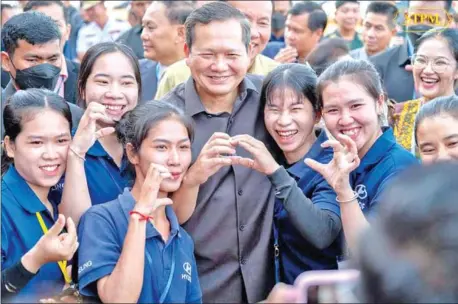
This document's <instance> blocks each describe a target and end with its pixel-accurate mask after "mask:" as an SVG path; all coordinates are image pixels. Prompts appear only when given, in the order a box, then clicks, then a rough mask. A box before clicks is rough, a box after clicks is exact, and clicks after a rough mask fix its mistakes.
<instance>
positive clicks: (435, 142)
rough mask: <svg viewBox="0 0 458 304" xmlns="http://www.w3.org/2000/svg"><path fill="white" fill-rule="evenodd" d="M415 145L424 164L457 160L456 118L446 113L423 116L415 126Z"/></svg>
mask: <svg viewBox="0 0 458 304" xmlns="http://www.w3.org/2000/svg"><path fill="white" fill-rule="evenodd" d="M417 145H418V147H419V150H420V157H421V160H422V162H423V163H424V164H432V163H435V162H438V161H448V160H454V161H458V119H457V118H456V117H452V116H451V115H447V114H444V115H438V116H435V117H429V118H425V119H424V120H423V121H422V122H421V123H420V124H419V125H418V128H417Z"/></svg>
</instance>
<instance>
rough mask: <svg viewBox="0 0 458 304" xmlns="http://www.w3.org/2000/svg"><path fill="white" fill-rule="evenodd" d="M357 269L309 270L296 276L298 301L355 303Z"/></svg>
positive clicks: (356, 300)
mask: <svg viewBox="0 0 458 304" xmlns="http://www.w3.org/2000/svg"><path fill="white" fill-rule="evenodd" d="M358 277H359V272H358V271H357V270H350V269H349V270H328V271H309V272H306V273H304V274H302V275H301V276H299V277H298V279H297V280H296V283H295V286H296V288H298V289H299V294H300V299H299V301H298V303H357V302H358V299H357V297H356V288H357V284H358Z"/></svg>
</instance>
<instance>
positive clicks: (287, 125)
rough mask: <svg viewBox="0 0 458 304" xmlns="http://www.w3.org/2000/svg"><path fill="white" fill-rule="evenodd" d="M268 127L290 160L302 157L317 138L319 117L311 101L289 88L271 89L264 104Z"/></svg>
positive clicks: (292, 161) (265, 119)
mask: <svg viewBox="0 0 458 304" xmlns="http://www.w3.org/2000/svg"><path fill="white" fill-rule="evenodd" d="M264 121H265V125H266V129H267V131H268V132H269V134H270V135H271V136H272V137H273V139H274V140H275V142H276V143H277V145H278V146H279V147H280V149H281V150H282V151H283V153H284V155H285V157H286V159H287V161H288V163H294V162H296V161H298V160H299V159H301V158H302V157H303V156H304V155H305V154H306V153H307V151H308V149H309V148H310V147H311V145H312V144H313V142H314V141H315V139H316V137H315V133H314V126H315V123H317V122H318V121H319V116H317V115H315V111H314V110H313V106H312V104H311V102H310V101H309V100H308V99H307V98H306V97H304V96H297V93H296V92H295V91H293V90H291V89H289V88H286V89H277V90H274V91H273V92H272V96H270V97H269V101H268V102H267V103H266V107H265V108H264Z"/></svg>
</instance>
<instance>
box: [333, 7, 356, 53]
mask: <svg viewBox="0 0 458 304" xmlns="http://www.w3.org/2000/svg"><path fill="white" fill-rule="evenodd" d="M360 17H361V16H360V10H359V1H351V0H347V1H336V12H335V20H336V23H337V26H338V28H337V30H336V31H335V32H333V33H331V34H329V35H328V36H326V38H336V37H337V38H343V39H345V40H346V41H347V42H348V47H349V48H350V50H355V49H359V48H361V47H363V40H362V38H361V36H360V35H359V33H358V32H357V31H356V26H357V24H358V21H359V19H360Z"/></svg>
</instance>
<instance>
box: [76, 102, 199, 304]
mask: <svg viewBox="0 0 458 304" xmlns="http://www.w3.org/2000/svg"><path fill="white" fill-rule="evenodd" d="M116 129H117V134H118V137H119V139H120V141H121V142H122V143H123V145H124V147H125V150H126V154H127V158H128V159H129V163H130V164H129V166H130V167H131V168H133V171H131V172H132V173H133V175H134V177H135V178H134V183H133V187H132V188H131V189H129V188H126V189H124V192H123V193H121V194H120V195H119V196H118V197H117V198H116V199H115V200H113V201H111V202H108V203H106V204H101V205H98V206H94V207H92V208H91V209H89V210H88V211H87V212H86V213H85V214H84V216H83V217H82V219H81V222H80V225H79V233H80V237H81V238H80V240H81V244H82V245H81V249H80V250H79V253H78V257H79V282H80V290H81V293H82V294H84V295H87V296H98V297H99V298H100V300H102V302H104V303H113V302H122V303H136V302H140V303H164V302H166V303H197V302H201V298H202V293H201V290H200V286H199V279H198V276H197V269H196V263H195V258H194V253H193V251H194V245H193V241H192V239H191V238H190V236H189V235H188V234H187V233H186V232H185V231H184V230H183V229H182V228H180V226H179V223H178V220H177V217H176V215H175V213H174V211H173V209H172V207H171V206H166V205H170V204H172V201H171V200H170V199H169V198H168V195H169V193H171V192H174V191H176V190H177V189H178V188H179V187H180V185H181V182H182V180H183V177H184V175H185V173H186V171H187V169H188V167H189V165H190V163H191V140H192V137H193V129H192V122H191V119H190V118H189V117H187V116H185V115H184V113H183V111H182V110H180V109H178V108H176V107H175V106H173V105H171V104H168V103H163V102H160V101H157V102H154V103H145V104H142V105H140V106H138V107H137V108H135V109H134V110H133V111H131V112H130V113H127V114H126V115H125V116H124V117H123V118H122V120H121V121H120V122H119V125H118V126H117V128H116Z"/></svg>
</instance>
